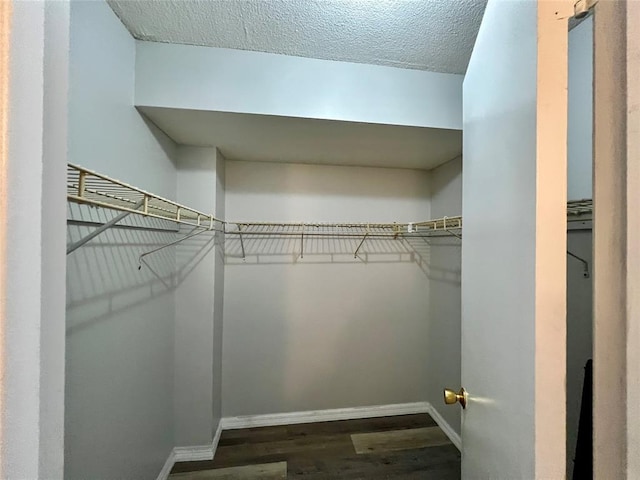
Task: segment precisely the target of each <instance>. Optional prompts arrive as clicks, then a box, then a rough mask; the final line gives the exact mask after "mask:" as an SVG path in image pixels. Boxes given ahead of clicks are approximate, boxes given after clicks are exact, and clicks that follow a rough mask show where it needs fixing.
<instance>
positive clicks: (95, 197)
mask: <svg viewBox="0 0 640 480" xmlns="http://www.w3.org/2000/svg"><path fill="white" fill-rule="evenodd" d="M67 200H68V201H70V202H74V203H79V204H85V205H92V206H95V207H103V208H110V209H114V210H120V211H123V212H129V213H133V214H137V215H144V216H147V217H153V218H160V219H164V220H171V221H173V222H176V223H180V224H186V225H192V226H194V227H196V226H200V227H204V228H209V229H213V228H214V224H215V222H220V221H221V220H218V219H217V218H215V217H214V216H213V215H210V214H207V213H203V212H200V211H198V210H195V209H193V208H190V207H186V206H184V205H181V204H179V203H176V202H173V201H171V200H168V199H166V198H163V197H160V196H158V195H154V194H153V193H149V192H146V191H144V190H141V189H139V188H136V187H133V186H131V185H128V184H126V183H124V182H121V181H119V180H114V179H113V178H110V177H107V176H106V175H101V174H99V173H96V172H93V171H91V170H88V169H86V168H83V167H79V166H77V165H72V164H67Z"/></svg>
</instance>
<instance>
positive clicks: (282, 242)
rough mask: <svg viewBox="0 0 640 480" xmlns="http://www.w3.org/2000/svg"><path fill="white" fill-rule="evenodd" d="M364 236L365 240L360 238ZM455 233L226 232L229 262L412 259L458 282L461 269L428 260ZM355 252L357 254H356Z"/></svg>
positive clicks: (437, 276) (434, 275)
mask: <svg viewBox="0 0 640 480" xmlns="http://www.w3.org/2000/svg"><path fill="white" fill-rule="evenodd" d="M363 239H364V241H363ZM460 246H461V240H459V239H457V238H455V237H435V236H432V237H427V236H424V237H417V236H414V237H409V236H407V237H398V238H393V237H391V238H364V236H361V237H356V236H354V237H337V236H336V237H309V236H307V237H306V238H304V239H303V238H302V236H300V235H298V236H289V237H276V238H274V237H269V236H261V237H258V238H256V237H246V238H243V240H242V241H241V240H240V238H239V235H228V237H227V240H226V248H225V263H226V264H228V265H288V264H291V265H296V264H325V263H334V264H335V263H339V264H368V263H415V264H416V265H417V266H418V267H420V269H421V270H422V271H423V273H424V274H425V276H426V277H427V278H429V279H431V280H436V281H439V282H444V283H451V284H456V285H457V284H459V283H460V278H461V271H460V269H459V268H458V269H454V270H451V269H447V268H443V267H441V266H437V264H438V262H432V261H431V255H432V251H433V249H432V247H439V248H440V247H441V248H446V247H452V248H458V249H459V248H460ZM356 252H357V254H356Z"/></svg>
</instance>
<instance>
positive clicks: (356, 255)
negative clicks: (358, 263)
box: [353, 225, 398, 258]
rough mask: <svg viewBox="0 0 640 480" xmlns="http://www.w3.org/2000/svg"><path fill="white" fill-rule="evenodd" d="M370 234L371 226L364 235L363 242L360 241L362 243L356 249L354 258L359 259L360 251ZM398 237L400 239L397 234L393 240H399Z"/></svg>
mask: <svg viewBox="0 0 640 480" xmlns="http://www.w3.org/2000/svg"><path fill="white" fill-rule="evenodd" d="M369 233H370V230H369V225H367V232H366V233H365V234H364V237H362V240H360V243H359V244H358V248H356V251H355V252H354V254H353V258H358V252H359V251H360V247H362V245H363V244H364V241H365V240H366V239H367V237H368V236H369ZM397 237H398V234H397V233H396V235H395V236H394V237H393V238H397Z"/></svg>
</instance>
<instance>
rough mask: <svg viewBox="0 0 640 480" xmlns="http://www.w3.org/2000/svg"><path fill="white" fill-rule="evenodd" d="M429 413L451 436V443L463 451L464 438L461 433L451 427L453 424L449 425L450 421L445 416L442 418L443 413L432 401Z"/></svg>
mask: <svg viewBox="0 0 640 480" xmlns="http://www.w3.org/2000/svg"><path fill="white" fill-rule="evenodd" d="M427 413H428V414H429V415H431V418H433V419H434V420H435V422H436V423H437V424H438V426H439V427H440V428H441V429H442V431H443V432H444V433H445V435H446V436H447V437H449V440H451V443H453V444H454V445H455V446H456V448H457V449H458V450H460V451H462V439H461V438H460V435H459V434H458V433H457V432H456V431H455V430H454V429H453V428H452V427H451V425H449V423H448V422H447V421H446V420H445V419H444V418H442V415H440V413H439V412H438V411H437V410H436V409H435V408H434V406H433V405H431V404H430V403H429V408H428V411H427Z"/></svg>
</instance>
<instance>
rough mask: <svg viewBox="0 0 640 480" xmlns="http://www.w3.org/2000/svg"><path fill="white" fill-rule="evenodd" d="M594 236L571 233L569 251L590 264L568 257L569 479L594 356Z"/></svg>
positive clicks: (581, 232)
mask: <svg viewBox="0 0 640 480" xmlns="http://www.w3.org/2000/svg"><path fill="white" fill-rule="evenodd" d="M592 249H593V237H592V232H591V230H569V232H568V233H567V250H568V251H569V252H571V253H573V254H574V255H577V256H579V257H581V258H582V259H583V260H586V261H587V262H588V263H589V268H590V270H591V276H590V277H589V278H585V277H584V264H582V263H581V262H580V261H578V260H577V259H575V258H573V257H571V256H568V255H567V478H571V476H572V472H573V459H574V457H575V451H576V441H577V439H578V422H579V419H580V406H581V403H582V386H583V382H584V366H585V364H586V362H587V360H588V359H590V358H592V355H593V277H592V274H593V271H592V270H593V261H592V258H593V255H592Z"/></svg>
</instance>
